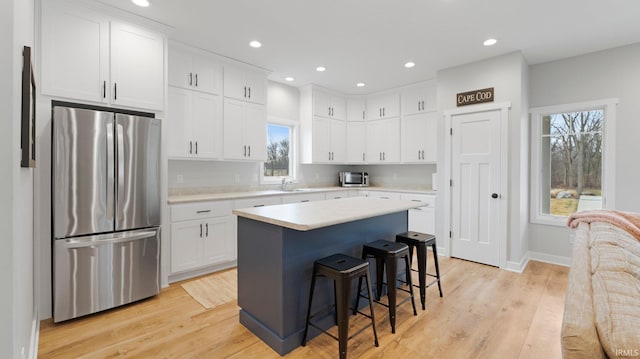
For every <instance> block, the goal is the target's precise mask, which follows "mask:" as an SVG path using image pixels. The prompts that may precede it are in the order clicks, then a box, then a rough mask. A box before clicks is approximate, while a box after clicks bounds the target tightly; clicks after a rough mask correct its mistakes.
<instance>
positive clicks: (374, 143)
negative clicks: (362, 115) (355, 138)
mask: <svg viewBox="0 0 640 359" xmlns="http://www.w3.org/2000/svg"><path fill="white" fill-rule="evenodd" d="M383 141H384V122H383V121H382V120H377V121H369V122H367V162H368V163H380V162H382V152H383V151H384V142H383Z"/></svg>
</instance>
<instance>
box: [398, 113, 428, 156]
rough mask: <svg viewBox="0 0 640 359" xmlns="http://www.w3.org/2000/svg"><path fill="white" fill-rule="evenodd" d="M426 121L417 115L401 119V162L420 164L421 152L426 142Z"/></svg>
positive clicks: (423, 117) (422, 116)
mask: <svg viewBox="0 0 640 359" xmlns="http://www.w3.org/2000/svg"><path fill="white" fill-rule="evenodd" d="M426 136H427V121H426V118H425V116H424V115H422V114H417V115H411V116H404V117H403V118H402V161H403V162H422V161H423V160H422V157H423V156H422V151H424V149H425V145H426V141H427V138H426Z"/></svg>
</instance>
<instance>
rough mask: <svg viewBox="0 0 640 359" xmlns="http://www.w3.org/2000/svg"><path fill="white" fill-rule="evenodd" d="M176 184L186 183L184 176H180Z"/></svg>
mask: <svg viewBox="0 0 640 359" xmlns="http://www.w3.org/2000/svg"><path fill="white" fill-rule="evenodd" d="M176 182H178V184H180V183H184V177H183V176H182V175H178V176H177V178H176Z"/></svg>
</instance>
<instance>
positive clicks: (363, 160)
mask: <svg viewBox="0 0 640 359" xmlns="http://www.w3.org/2000/svg"><path fill="white" fill-rule="evenodd" d="M362 160H363V161H364V152H362Z"/></svg>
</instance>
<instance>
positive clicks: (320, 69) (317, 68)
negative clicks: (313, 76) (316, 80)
mask: <svg viewBox="0 0 640 359" xmlns="http://www.w3.org/2000/svg"><path fill="white" fill-rule="evenodd" d="M324 70H326V69H325V68H324V67H322V66H318V67H316V71H318V72H323V71H324Z"/></svg>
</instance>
